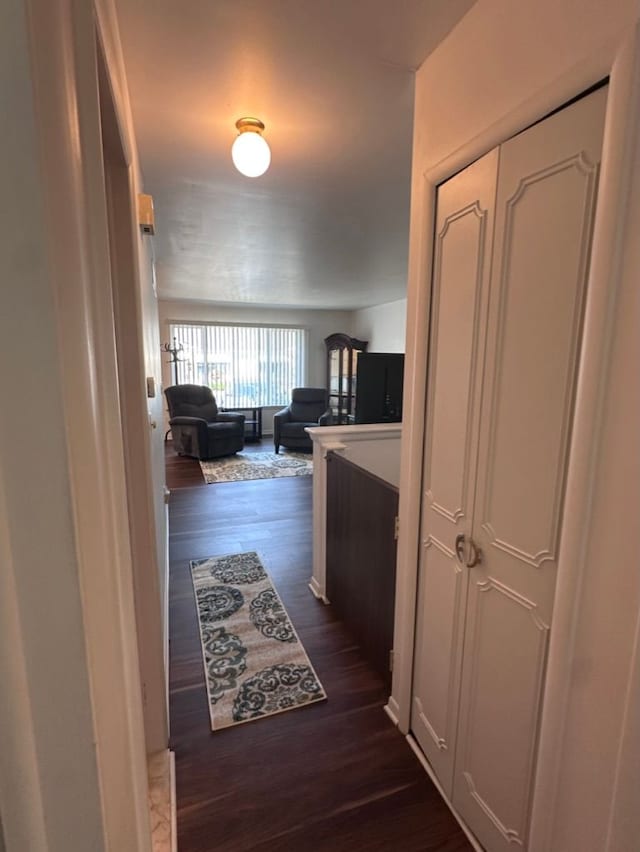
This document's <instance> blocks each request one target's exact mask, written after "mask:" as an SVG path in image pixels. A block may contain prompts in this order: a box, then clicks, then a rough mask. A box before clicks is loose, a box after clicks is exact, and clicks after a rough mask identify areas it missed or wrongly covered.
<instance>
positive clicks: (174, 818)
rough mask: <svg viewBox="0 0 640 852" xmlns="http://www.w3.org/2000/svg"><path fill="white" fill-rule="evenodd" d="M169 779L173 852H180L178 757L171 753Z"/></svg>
mask: <svg viewBox="0 0 640 852" xmlns="http://www.w3.org/2000/svg"><path fill="white" fill-rule="evenodd" d="M169 778H170V782H171V852H178V800H177V798H176V755H175V752H173V751H170V752H169Z"/></svg>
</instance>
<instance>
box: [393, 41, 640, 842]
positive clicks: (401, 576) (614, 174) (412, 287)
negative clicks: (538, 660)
mask: <svg viewBox="0 0 640 852" xmlns="http://www.w3.org/2000/svg"><path fill="white" fill-rule="evenodd" d="M635 45H636V33H635V27H634V28H633V31H632V32H631V33H630V34H629V38H628V39H627V41H626V42H625V43H624V44H623V45H622V46H621V45H620V44H619V43H618V44H617V45H614V44H612V43H610V42H609V43H607V44H606V45H603V47H602V49H601V50H599V51H593V52H592V53H591V54H590V55H589V56H588V57H587V58H585V60H584V61H583V62H581V63H579V64H578V65H576V66H575V67H574V68H573V69H572V70H571V71H570V72H569V73H567V74H564V75H563V76H562V77H560V78H558V79H557V80H556V81H555V82H554V83H553V84H551V85H550V86H547V87H545V88H543V89H542V90H541V91H540V92H539V93H538V94H537V95H536V96H535V97H533V98H530V99H528V100H527V101H525V102H523V103H522V104H521V105H520V106H519V107H518V108H517V109H515V110H513V111H512V112H511V113H509V114H508V115H507V116H505V117H504V118H503V119H501V120H500V121H499V122H497V123H496V124H494V125H492V126H491V127H490V128H488V129H487V130H486V131H484V132H483V133H481V134H479V135H478V136H476V137H475V138H473V139H470V140H469V141H468V142H467V143H465V144H464V145H463V146H461V147H460V148H459V149H458V150H457V151H455V152H453V153H452V154H451V155H450V156H448V157H447V158H446V159H444V160H443V161H441V162H440V163H436V164H434V165H432V166H430V167H428V168H427V169H426V171H425V172H424V175H425V176H424V185H423V189H422V197H421V198H414V199H413V202H412V205H413V209H412V234H413V239H412V252H413V254H412V256H411V257H410V278H409V288H408V300H407V322H408V327H407V355H406V361H407V365H408V369H407V370H406V371H405V388H404V398H405V400H406V403H405V408H404V424H405V428H404V431H403V436H404V439H403V442H402V453H401V482H402V484H403V487H402V489H401V492H400V515H401V517H402V518H403V521H404V522H403V524H402V526H401V532H400V538H399V542H398V572H397V589H396V616H395V636H394V650H395V660H396V666H395V668H394V676H393V687H392V696H391V698H390V699H389V706H392V707H394V708H397V712H396V715H397V718H398V726H399V728H400V730H401V731H402V732H403V733H405V734H407V733H408V732H409V727H410V707H411V682H412V667H413V644H414V628H415V605H416V587H417V564H418V536H419V519H420V502H421V475H422V443H423V439H424V422H423V421H424V394H425V382H426V368H427V351H428V334H429V291H430V287H429V282H430V280H431V274H430V270H431V265H432V248H431V240H430V239H429V235H431V234H432V233H433V229H434V210H435V197H436V189H437V185H438V184H439V183H441V182H443V181H444V180H446V179H447V178H448V177H450V176H451V175H452V174H454V173H455V172H456V171H457V170H459V169H460V168H461V167H463V166H465V165H467V164H468V163H469V162H471V161H473V160H474V159H476V158H477V157H479V156H481V155H482V154H484V153H485V152H486V151H488V150H490V149H491V148H493V147H495V146H496V145H498V144H500V143H501V142H503V141H504V140H505V139H506V138H508V137H509V136H511V135H513V134H514V133H515V132H518V131H519V130H521V129H523V128H524V127H526V126H528V125H529V124H530V123H532V122H533V121H535V120H537V119H539V118H541V117H543V116H544V115H545V114H546V113H547V112H549V111H550V110H551V109H552V108H554V107H556V106H560V105H561V104H562V103H564V102H565V101H567V100H568V99H570V98H571V97H573V96H575V95H576V94H579V93H580V92H581V91H583V90H584V89H586V88H588V87H589V86H590V85H593V84H594V83H596V82H598V81H599V80H601V79H602V78H603V77H605V76H606V75H607V74H609V72H611V80H610V86H609V105H608V110H607V119H606V125H605V141H604V149H603V161H602V172H603V174H604V175H607V178H608V181H609V185H608V186H607V187H606V189H605V192H604V193H603V195H602V196H601V198H600V199H599V203H598V213H597V216H596V224H595V230H594V239H593V261H592V266H591V273H590V284H589V297H588V301H587V309H586V317H585V338H584V340H585V344H584V346H583V356H582V361H581V368H580V379H579V390H578V399H577V404H576V422H577V421H578V420H579V421H580V423H579V426H578V428H576V429H575V430H574V434H573V435H572V442H571V448H570V463H569V479H568V487H567V495H566V500H565V511H564V518H565V522H564V529H563V535H562V546H561V551H560V564H559V581H558V589H557V594H556V602H555V611H554V631H553V635H552V642H551V652H550V659H549V665H548V674H547V678H548V679H547V684H548V685H547V689H546V691H545V699H544V707H543V717H542V729H541V738H540V754H539V762H538V768H537V774H536V792H535V799H534V806H533V817H532V828H531V838H532V840H531V850H532V852H534V850H535V852H551V847H550V846H549V845H548V843H549V840H548V838H549V836H550V835H549V832H550V831H551V826H552V822H553V821H552V819H551V817H550V814H552V813H553V811H554V807H553V799H554V791H555V790H556V785H557V780H558V776H559V771H560V764H561V761H562V757H561V754H560V752H561V749H560V748H559V747H558V745H559V743H560V742H561V737H562V733H561V732H562V730H563V724H564V718H565V716H566V701H567V694H566V684H568V683H569V681H570V675H571V672H572V670H573V667H574V666H575V664H576V659H575V656H574V648H573V644H572V642H571V636H572V631H573V629H574V625H575V619H576V614H577V608H578V607H579V600H578V594H577V593H578V591H579V576H580V570H581V567H582V566H581V560H580V558H579V554H580V553H581V552H584V550H583V548H584V543H585V541H586V540H587V538H588V525H589V502H590V492H591V488H592V485H593V473H594V470H593V459H594V456H595V455H596V451H597V438H598V428H599V423H600V420H601V413H602V412H601V405H600V402H601V394H602V381H603V380H605V377H606V371H605V370H604V366H605V365H606V360H607V353H608V345H609V340H608V329H609V323H610V317H611V314H612V312H613V310H614V307H615V304H616V286H615V284H616V282H617V278H618V273H619V269H618V267H619V262H620V240H621V237H620V236H619V235H617V233H616V230H617V229H620V230H621V222H620V211H623V210H624V209H625V194H626V191H627V188H628V185H629V158H628V152H629V149H630V146H631V142H632V140H633V130H634V125H637V123H638V121H639V120H640V119H639V100H640V99H639V98H638V97H637V95H636V96H634V92H635V91H636V90H635V85H636V84H635V78H636V75H637V71H636V70H635V69H634V61H633V57H634V54H637V47H636V46H635ZM415 166H416V163H415V162H414V169H415ZM618 234H619V231H618ZM603 359H604V360H603ZM412 747H413V746H412Z"/></svg>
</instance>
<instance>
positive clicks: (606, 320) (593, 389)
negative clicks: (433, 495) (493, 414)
mask: <svg viewBox="0 0 640 852" xmlns="http://www.w3.org/2000/svg"><path fill="white" fill-rule="evenodd" d="M639 122H640V44H639V39H638V30H637V29H636V30H635V31H634V32H633V33H632V34H631V35H630V37H629V39H628V40H627V41H626V42H625V44H624V46H623V47H622V48H621V50H620V51H619V53H618V54H617V56H616V59H615V61H614V63H613V68H612V73H611V81H610V86H609V98H608V103H607V116H606V122H605V138H604V144H603V157H602V169H601V175H602V176H601V187H602V190H601V192H600V196H599V198H598V206H597V209H596V220H595V226H594V236H593V249H592V258H591V269H590V274H589V284H588V288H587V306H586V311H585V322H584V332H583V344H582V356H581V363H580V373H579V377H578V391H577V396H576V407H575V416H574V432H573V436H572V447H571V453H570V458H569V468H568V474H567V488H566V497H565V510H564V518H565V520H564V524H563V529H562V538H561V541H560V550H559V554H558V581H557V588H556V599H555V605H554V617H553V630H552V632H551V642H550V647H549V660H548V665H547V679H546V692H545V701H544V705H543V714H542V725H541V733H540V745H539V752H538V770H537V776H536V787H535V794H534V804H533V816H532V829H531V836H530V848H531V850H532V852H534V850H540V852H543V850H551V849H552V846H551V844H552V842H553V841H552V830H553V819H550V818H549V816H550V814H553V813H554V807H553V804H554V802H555V800H556V798H557V792H558V784H559V779H560V773H561V768H562V756H563V751H562V747H561V746H562V742H563V737H564V731H565V724H566V718H567V712H568V705H569V699H570V685H571V683H572V677H571V674H572V670H573V667H574V665H575V661H576V647H575V632H576V627H577V623H578V617H579V613H580V610H581V607H582V592H583V576H584V574H583V569H584V565H585V562H586V554H587V551H588V546H589V542H590V538H591V536H590V528H591V513H592V500H593V489H594V483H595V477H596V466H597V461H598V452H597V448H598V447H599V443H600V436H601V432H602V423H603V415H604V396H605V391H606V386H607V379H608V375H609V369H608V368H609V363H610V355H611V343H612V324H613V316H614V312H615V307H616V304H617V301H618V294H619V286H620V277H621V264H622V250H621V244H622V239H623V234H624V231H625V224H626V218H627V217H626V214H625V212H621V211H626V208H627V199H628V195H629V188H630V185H631V167H632V157H633V153H634V142H635V138H636V132H637V127H638V123H639ZM633 239H635V237H634V238H633Z"/></svg>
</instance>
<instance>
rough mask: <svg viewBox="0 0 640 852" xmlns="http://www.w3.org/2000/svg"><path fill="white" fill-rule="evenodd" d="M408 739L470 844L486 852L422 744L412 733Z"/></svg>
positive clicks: (477, 850) (479, 851)
mask: <svg viewBox="0 0 640 852" xmlns="http://www.w3.org/2000/svg"><path fill="white" fill-rule="evenodd" d="M406 740H407V742H408V743H409V746H410V748H411V750H412V751H413V753H414V754H415V756H416V757H417V758H418V760H419V761H420V763H421V764H422V768H423V769H424V771H425V772H426V773H427V775H428V776H429V778H430V779H431V780H432V781H433V785H434V787H435V788H436V790H437V791H438V793H440V795H441V796H442V798H443V799H444V802H445V804H446V806H447V807H448V808H449V810H450V811H451V813H452V814H453V816H454V817H455V820H456V822H457V823H458V825H459V826H460V828H461V829H462V830H463V832H464V833H465V836H466V838H467V840H468V841H469V843H470V844H471V845H472V847H473V848H474V849H475V850H476V852H485V850H484V849H483V848H482V846H480V844H479V843H478V841H477V839H476V838H475V837H474V835H473V834H472V833H471V831H470V829H469V828H468V826H467V824H466V823H465V821H464V820H463V819H462V817H461V816H460V814H459V813H458V812H457V811H456V809H455V808H454V807H453V805H452V804H451V802H450V801H449V798H448V796H447V794H446V793H445V792H444V790H443V789H442V786H441V785H440V782H439V781H438V779H437V778H436V775H435V773H434V771H433V769H432V768H431V766H430V765H429V762H428V760H427V758H426V757H425V756H424V754H423V752H422V749H421V748H420V746H419V745H418V743H417V742H416V741H415V739H414V738H413V736H412V735H411V734H407V736H406Z"/></svg>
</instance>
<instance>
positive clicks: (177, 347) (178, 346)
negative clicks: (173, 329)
mask: <svg viewBox="0 0 640 852" xmlns="http://www.w3.org/2000/svg"><path fill="white" fill-rule="evenodd" d="M160 349H162V351H163V352H168V353H169V355H171V360H170V361H168V363H169V364H171V365H172V366H173V383H174V385H179V384H180V382H179V381H178V364H179V363H180V362H181V361H184V358H178V355H179V354H180V353H181V352H183V351H184V346H183V345H182V343H177V342H176V339H175V337H174V338H173V346H171V344H170V343H163V344H161V346H160Z"/></svg>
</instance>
